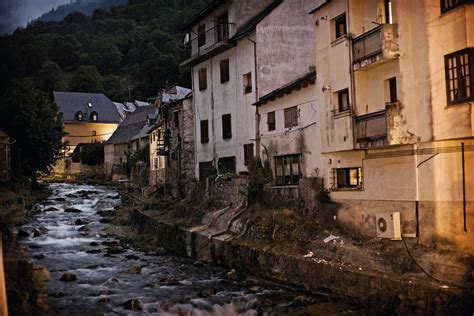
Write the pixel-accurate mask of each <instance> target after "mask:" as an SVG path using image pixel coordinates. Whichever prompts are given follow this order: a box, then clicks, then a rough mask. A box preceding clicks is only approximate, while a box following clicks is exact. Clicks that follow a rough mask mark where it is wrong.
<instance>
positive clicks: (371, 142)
mask: <svg viewBox="0 0 474 316" xmlns="http://www.w3.org/2000/svg"><path fill="white" fill-rule="evenodd" d="M355 139H356V145H357V148H371V147H382V146H387V145H388V142H387V116H386V111H385V110H383V111H379V112H374V113H370V114H367V115H361V116H357V117H356V126H355Z"/></svg>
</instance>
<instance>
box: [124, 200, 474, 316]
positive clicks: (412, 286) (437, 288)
mask: <svg viewBox="0 0 474 316" xmlns="http://www.w3.org/2000/svg"><path fill="white" fill-rule="evenodd" d="M131 219H132V224H133V226H134V227H135V228H136V230H137V231H139V232H140V234H144V235H148V236H153V240H155V241H157V242H158V244H157V246H159V247H164V248H165V249H166V250H168V251H170V252H172V253H174V254H177V255H182V256H188V257H191V258H194V259H197V260H201V261H204V262H208V263H212V264H214V265H219V266H223V267H227V268H234V269H237V270H238V271H242V272H246V273H250V274H253V275H256V276H259V277H264V278H267V279H269V280H273V281H276V282H281V283H285V284H288V285H293V286H297V287H302V288H305V289H308V290H311V291H317V292H327V293H328V294H330V295H334V296H335V297H340V298H343V299H347V300H350V301H351V302H354V303H357V304H361V305H362V306H364V308H366V309H367V312H368V313H369V314H375V313H381V312H383V313H390V314H393V313H394V312H395V313H396V314H398V315H410V314H418V313H423V314H433V315H444V314H448V313H455V314H463V315H472V313H473V311H474V295H473V293H474V291H473V289H472V288H470V289H468V288H462V287H458V286H453V285H446V284H442V283H439V282H436V281H433V280H430V279H429V278H427V277H426V276H424V277H413V276H412V275H410V276H404V275H396V274H393V273H383V272H380V271H375V270H370V269H366V267H364V266H360V265H358V267H357V266H354V265H351V264H350V263H349V262H348V263H347V264H344V259H343V260H342V261H341V260H339V261H338V263H335V262H333V261H331V260H329V259H328V258H327V256H325V255H324V253H323V252H320V253H319V254H318V251H317V250H314V251H312V252H310V253H308V254H307V255H301V254H300V253H297V252H292V251H291V249H288V247H284V246H282V245H279V244H278V243H268V242H263V241H260V242H259V241H256V240H254V239H250V238H247V239H246V238H245V237H244V236H243V235H238V234H237V235H236V234H235V233H231V232H230V231H225V230H224V231H218V232H216V231H215V230H214V231H213V230H209V225H203V226H195V225H194V226H190V225H189V224H188V223H187V222H185V221H184V220H183V221H180V220H179V219H174V220H169V219H168V220H163V219H160V218H159V217H158V218H157V217H156V216H154V215H153V214H152V212H148V211H141V210H138V209H134V210H133V212H132V215H131ZM341 262H342V263H341Z"/></svg>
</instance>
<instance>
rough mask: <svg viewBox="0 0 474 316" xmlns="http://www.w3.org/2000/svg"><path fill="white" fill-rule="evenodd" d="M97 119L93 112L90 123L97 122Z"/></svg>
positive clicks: (95, 113)
mask: <svg viewBox="0 0 474 316" xmlns="http://www.w3.org/2000/svg"><path fill="white" fill-rule="evenodd" d="M98 118H99V116H98V114H97V112H95V111H94V112H92V113H91V121H92V122H97V120H98Z"/></svg>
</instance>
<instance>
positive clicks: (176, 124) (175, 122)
mask: <svg viewBox="0 0 474 316" xmlns="http://www.w3.org/2000/svg"><path fill="white" fill-rule="evenodd" d="M173 121H174V127H178V126H179V112H178V111H175V112H173Z"/></svg>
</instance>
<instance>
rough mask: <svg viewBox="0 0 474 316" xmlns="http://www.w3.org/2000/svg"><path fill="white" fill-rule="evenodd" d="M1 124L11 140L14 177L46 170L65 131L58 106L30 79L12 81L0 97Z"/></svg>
mask: <svg viewBox="0 0 474 316" xmlns="http://www.w3.org/2000/svg"><path fill="white" fill-rule="evenodd" d="M0 113H2V115H0V126H2V129H4V130H5V132H6V133H7V134H9V135H10V137H11V139H12V141H14V143H13V144H12V168H13V173H14V174H15V175H17V176H29V177H32V178H35V177H36V174H37V173H38V172H43V173H49V171H50V168H51V166H52V165H53V164H54V162H55V161H56V159H57V158H58V157H59V156H60V153H61V150H62V149H63V144H62V141H61V139H62V136H63V133H64V130H63V123H62V119H61V117H60V115H59V113H58V108H57V106H56V105H55V104H54V103H52V102H51V101H50V100H49V99H48V97H47V94H46V93H44V92H42V91H40V90H38V89H36V88H35V87H34V85H33V83H32V82H31V81H29V80H17V81H14V82H12V83H11V84H10V85H9V87H8V89H7V90H6V92H5V94H4V95H3V96H1V99H0Z"/></svg>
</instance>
